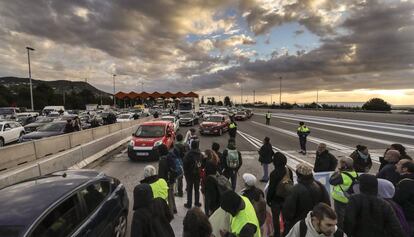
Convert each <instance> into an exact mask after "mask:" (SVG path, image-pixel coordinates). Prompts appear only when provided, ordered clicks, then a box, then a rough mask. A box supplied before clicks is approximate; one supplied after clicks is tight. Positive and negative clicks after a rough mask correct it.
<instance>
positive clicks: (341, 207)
mask: <svg viewBox="0 0 414 237" xmlns="http://www.w3.org/2000/svg"><path fill="white" fill-rule="evenodd" d="M334 207H335V212H336V215H337V217H338V224H337V226H338V227H339V228H340V229H343V228H344V218H345V209H346V203H342V202H338V201H337V200H334Z"/></svg>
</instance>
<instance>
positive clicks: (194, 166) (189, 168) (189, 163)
mask: <svg viewBox="0 0 414 237" xmlns="http://www.w3.org/2000/svg"><path fill="white" fill-rule="evenodd" d="M201 162H202V154H201V152H200V151H199V150H198V149H196V150H190V151H189V152H187V154H186V155H185V156H184V160H183V166H184V176H185V178H186V179H188V180H197V179H200V167H201Z"/></svg>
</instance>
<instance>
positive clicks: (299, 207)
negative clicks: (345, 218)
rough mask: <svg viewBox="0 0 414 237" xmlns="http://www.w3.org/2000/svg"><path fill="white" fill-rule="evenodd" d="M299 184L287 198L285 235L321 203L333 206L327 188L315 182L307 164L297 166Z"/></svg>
mask: <svg viewBox="0 0 414 237" xmlns="http://www.w3.org/2000/svg"><path fill="white" fill-rule="evenodd" d="M296 176H297V178H298V183H297V184H295V185H294V186H293V188H292V189H291V191H290V194H289V195H288V196H287V197H286V198H285V202H284V204H283V209H282V214H283V218H284V219H285V233H288V232H289V230H290V229H291V228H292V227H293V225H294V224H295V223H296V222H298V221H300V220H302V219H304V218H305V217H306V215H307V214H308V212H309V211H311V210H312V209H313V207H314V206H315V205H316V204H318V203H320V202H323V203H326V204H328V205H331V202H330V199H329V195H328V191H327V190H326V188H325V186H324V185H323V184H321V183H320V182H319V181H317V180H315V178H314V177H313V174H312V167H310V166H309V165H307V164H306V163H300V164H298V165H297V166H296Z"/></svg>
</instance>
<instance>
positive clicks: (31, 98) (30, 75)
mask: <svg viewBox="0 0 414 237" xmlns="http://www.w3.org/2000/svg"><path fill="white" fill-rule="evenodd" d="M26 50H27V62H28V64H29V84H30V105H31V106H32V111H34V105H33V86H32V70H31V68H30V51H34V48H31V47H26Z"/></svg>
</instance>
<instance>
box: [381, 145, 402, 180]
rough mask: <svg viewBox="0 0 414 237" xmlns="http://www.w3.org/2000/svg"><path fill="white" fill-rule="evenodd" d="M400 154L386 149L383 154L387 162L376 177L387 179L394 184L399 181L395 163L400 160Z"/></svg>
mask: <svg viewBox="0 0 414 237" xmlns="http://www.w3.org/2000/svg"><path fill="white" fill-rule="evenodd" d="M400 156H401V155H400V152H399V151H396V150H388V151H387V152H386V153H385V156H384V160H385V161H386V162H387V164H386V165H385V166H384V167H383V168H382V169H381V170H380V171H379V172H378V174H377V178H381V179H386V180H389V181H391V183H393V184H394V185H396V184H397V183H398V181H400V174H399V173H398V172H397V170H396V168H397V167H396V164H397V163H398V161H400Z"/></svg>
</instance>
